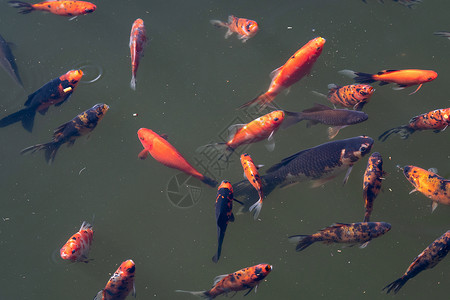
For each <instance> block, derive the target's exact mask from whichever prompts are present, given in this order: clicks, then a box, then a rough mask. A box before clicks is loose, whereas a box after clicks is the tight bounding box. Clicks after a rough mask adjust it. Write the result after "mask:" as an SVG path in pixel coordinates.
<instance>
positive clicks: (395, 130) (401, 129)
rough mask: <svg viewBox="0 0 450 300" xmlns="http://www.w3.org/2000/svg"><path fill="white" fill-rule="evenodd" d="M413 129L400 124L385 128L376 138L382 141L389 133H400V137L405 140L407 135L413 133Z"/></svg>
mask: <svg viewBox="0 0 450 300" xmlns="http://www.w3.org/2000/svg"><path fill="white" fill-rule="evenodd" d="M414 131H415V130H414V129H412V128H409V127H408V125H402V126H399V127H395V128H392V129H389V130H386V131H385V132H383V133H382V134H381V135H380V136H379V137H378V140H380V141H382V142H384V141H385V140H386V139H387V138H388V137H389V136H390V135H391V134H393V133H398V134H399V135H400V138H401V139H403V140H405V139H407V138H408V137H409V135H410V134H411V133H413V132H414Z"/></svg>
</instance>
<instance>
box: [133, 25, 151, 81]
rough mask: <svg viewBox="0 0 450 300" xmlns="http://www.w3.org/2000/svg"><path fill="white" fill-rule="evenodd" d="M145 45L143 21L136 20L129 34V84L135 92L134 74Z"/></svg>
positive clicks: (145, 37)
mask: <svg viewBox="0 0 450 300" xmlns="http://www.w3.org/2000/svg"><path fill="white" fill-rule="evenodd" d="M146 43H147V36H146V35H145V27H144V21H142V19H136V21H134V23H133V26H132V27H131V33H130V53H131V82H130V87H131V88H132V89H133V90H136V73H137V70H138V67H139V61H140V59H141V57H142V56H143V55H144V47H145V44H146Z"/></svg>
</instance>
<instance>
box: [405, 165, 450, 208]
mask: <svg viewBox="0 0 450 300" xmlns="http://www.w3.org/2000/svg"><path fill="white" fill-rule="evenodd" d="M403 174H404V175H405V177H406V179H408V181H409V182H410V183H411V184H412V185H413V186H414V189H413V190H412V191H411V192H410V194H411V193H414V192H421V193H422V194H424V195H425V196H426V197H428V198H430V199H431V201H433V204H432V205H431V212H433V211H434V210H435V209H436V207H437V206H438V203H441V204H445V205H450V180H448V179H445V178H443V177H441V176H439V175H438V174H436V173H434V172H431V171H427V170H424V169H422V168H419V167H416V166H405V167H404V168H403Z"/></svg>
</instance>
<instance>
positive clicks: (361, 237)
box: [289, 222, 391, 251]
mask: <svg viewBox="0 0 450 300" xmlns="http://www.w3.org/2000/svg"><path fill="white" fill-rule="evenodd" d="M389 230H391V224H389V223H384V222H363V223H350V224H344V223H335V224H333V225H331V226H330V227H327V228H324V229H322V230H320V231H319V232H317V233H314V234H311V235H293V236H290V237H289V241H291V242H293V243H297V247H296V248H295V250H296V251H302V250H305V249H306V248H307V247H309V246H310V245H311V244H312V243H315V242H323V243H324V244H331V243H346V244H361V245H360V247H361V248H364V247H366V246H367V244H368V243H369V242H370V241H371V240H372V239H374V238H377V237H379V236H382V235H383V234H385V233H386V232H388V231H389Z"/></svg>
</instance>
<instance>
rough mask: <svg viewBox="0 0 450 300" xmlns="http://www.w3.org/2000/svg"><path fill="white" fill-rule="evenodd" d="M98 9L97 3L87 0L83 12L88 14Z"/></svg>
mask: <svg viewBox="0 0 450 300" xmlns="http://www.w3.org/2000/svg"><path fill="white" fill-rule="evenodd" d="M96 9H97V6H96V5H95V4H93V3H89V2H86V3H85V4H84V9H83V12H84V13H85V14H88V13H91V12H94V11H95V10H96Z"/></svg>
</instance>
